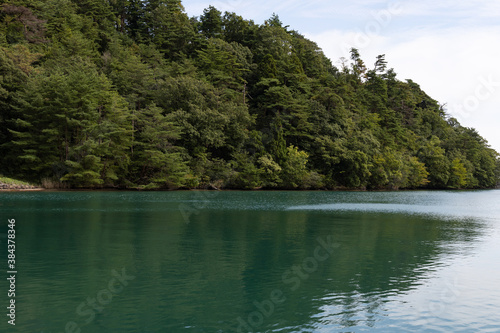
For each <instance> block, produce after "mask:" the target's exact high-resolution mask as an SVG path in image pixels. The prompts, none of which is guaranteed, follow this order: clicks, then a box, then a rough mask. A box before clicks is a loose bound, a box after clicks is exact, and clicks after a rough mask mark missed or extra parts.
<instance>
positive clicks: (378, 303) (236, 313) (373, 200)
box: [0, 190, 500, 333]
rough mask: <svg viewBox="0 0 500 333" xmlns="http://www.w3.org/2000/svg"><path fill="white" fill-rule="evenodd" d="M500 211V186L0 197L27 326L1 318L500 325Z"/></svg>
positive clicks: (68, 324) (400, 328)
mask: <svg viewBox="0 0 500 333" xmlns="http://www.w3.org/2000/svg"><path fill="white" fill-rule="evenodd" d="M499 203H500V191H498V190H491V191H464V192H430V191H415V192H238V191H235V192H196V191H191V192H36V193H34V192H33V193H28V192H20V193H12V192H10V193H0V214H1V218H2V221H1V222H2V224H1V227H2V230H1V232H2V238H0V240H1V246H2V250H1V253H2V258H5V261H6V259H7V252H6V242H5V240H6V238H5V233H6V220H7V219H8V218H15V219H16V232H17V233H16V236H17V237H16V242H17V244H16V245H17V248H16V250H17V252H16V255H17V258H16V259H17V266H18V267H17V270H18V276H17V279H18V280H17V291H18V292H17V295H16V304H17V318H16V326H15V328H13V327H10V326H9V325H7V323H6V321H7V320H6V319H5V317H6V316H5V314H2V317H4V319H3V320H2V323H1V324H0V331H2V332H4V331H6V329H8V331H9V332H45V333H48V332H58V333H59V332H78V330H80V331H81V332H97V333H98V332H237V331H240V332H249V331H252V332H415V331H420V332H424V331H426V332H472V331H474V332H500V314H499V311H498V309H500V261H499V259H498V258H499V256H500V245H499V240H500V204H499ZM4 281H5V280H4ZM120 281H122V282H120ZM2 285H3V286H4V287H3V289H4V290H5V291H6V290H7V289H8V285H7V283H6V282H4V283H3V284H2ZM1 293H2V294H5V292H1ZM2 299H4V298H2ZM3 303H4V305H5V306H6V304H7V303H6V302H5V301H3ZM4 308H5V307H4ZM4 312H5V313H6V311H4Z"/></svg>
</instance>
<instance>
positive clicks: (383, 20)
mask: <svg viewBox="0 0 500 333" xmlns="http://www.w3.org/2000/svg"><path fill="white" fill-rule="evenodd" d="M183 4H184V7H185V9H186V12H187V14H188V15H189V16H199V15H201V14H202V13H203V9H204V8H207V7H208V6H209V5H213V6H214V7H216V8H217V9H219V10H220V11H222V12H224V11H230V12H235V13H237V14H238V15H241V16H243V18H245V19H249V20H254V21H255V23H258V24H261V23H263V22H264V20H266V19H268V18H269V17H270V16H271V15H272V14H273V13H276V14H278V16H279V17H280V19H281V21H282V22H283V23H284V25H289V26H290V29H293V30H297V31H299V32H300V33H301V34H303V35H305V36H306V37H308V38H309V39H311V40H313V41H315V42H316V43H317V44H318V45H319V46H320V47H321V48H322V49H323V51H324V52H325V54H326V56H328V57H329V58H330V59H331V60H332V63H333V64H334V65H336V66H339V62H338V61H339V59H340V58H341V57H346V58H348V57H349V53H348V50H349V49H350V48H351V47H355V48H357V49H359V51H360V54H361V57H362V58H363V60H364V61H365V63H366V64H367V66H368V67H370V68H371V67H373V63H374V62H375V57H376V56H377V55H379V54H385V55H386V60H387V62H388V67H392V68H394V70H395V72H396V73H397V74H398V79H400V80H406V79H412V80H413V81H415V82H416V83H418V84H420V86H421V87H422V89H423V90H424V91H425V92H427V94H429V95H430V96H431V97H432V98H434V99H436V100H437V101H438V102H439V103H440V104H446V109H447V112H448V113H449V114H451V115H452V116H454V117H455V118H457V119H458V120H459V121H460V122H461V124H462V125H463V126H466V127H474V128H476V129H477V130H478V132H479V133H480V134H481V135H482V136H483V137H484V138H485V139H487V140H488V142H489V143H490V145H491V146H492V147H493V148H495V149H496V150H497V151H499V152H500V126H499V125H500V1H498V0H466V1H460V0H454V1H452V0H440V1H438V0H419V1H415V0H413V1H409V0H402V1H379V0H351V1H339V0H328V1H327V0H311V1H298V0H289V1H287V0H284V1H283V0H282V1H278V0H266V1H263V0H254V1H243V0H218V1H212V2H210V1H201V0H184V1H183Z"/></svg>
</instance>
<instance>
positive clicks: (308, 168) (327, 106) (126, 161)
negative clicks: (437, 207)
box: [0, 0, 500, 189]
mask: <svg viewBox="0 0 500 333" xmlns="http://www.w3.org/2000/svg"><path fill="white" fill-rule="evenodd" d="M373 62H374V65H370V64H365V63H363V61H362V60H361V57H360V54H359V52H358V50H356V49H352V50H351V58H350V59H347V60H345V61H344V62H343V65H342V66H341V67H340V68H337V67H335V66H333V65H332V63H331V61H330V60H329V59H328V58H326V57H325V55H324V54H323V52H322V51H321V50H320V49H319V47H318V46H317V45H316V44H315V43H314V42H312V41H310V40H308V39H306V38H305V37H304V36H302V35H301V34H300V33H299V32H297V31H294V30H290V28H288V27H287V26H284V25H283V24H282V22H280V20H279V18H278V16H276V15H273V16H272V17H271V18H270V19H269V20H267V21H266V22H264V23H263V24H257V23H254V22H253V21H249V20H245V19H244V18H242V17H241V16H239V15H237V14H235V13H228V12H226V13H221V12H219V11H218V10H217V9H215V8H213V7H209V8H208V9H206V10H205V12H204V14H203V15H202V16H201V17H199V18H189V17H188V16H187V14H186V13H185V11H184V8H183V6H182V4H181V2H180V1H174V0H156V1H138V0H79V1H76V0H74V1H70V0H12V1H9V0H7V1H4V4H3V5H2V6H1V11H0V84H1V86H0V110H1V111H0V112H1V114H0V156H2V159H1V160H0V173H2V174H4V175H6V176H10V177H14V178H19V179H23V180H26V181H32V182H35V183H44V182H45V183H51V184H59V185H60V186H61V187H68V186H69V187H74V188H79V187H95V188H101V187H120V188H165V189H167V188H169V189H170V188H207V187H215V188H237V189H254V188H282V189H347V188H348V189H400V188H440V189H444V188H447V189H458V188H489V187H494V186H495V185H496V184H497V182H498V180H499V169H500V167H499V166H500V162H499V159H498V153H497V152H495V151H494V150H493V149H491V148H489V146H488V144H487V142H486V140H485V139H484V138H482V137H481V136H480V135H479V134H478V133H477V132H476V131H475V130H474V129H471V128H465V127H462V126H461V125H460V124H459V123H458V122H457V120H456V119H454V118H452V117H449V115H447V114H446V113H445V110H444V109H443V107H442V106H441V105H440V104H439V103H438V102H437V101H435V100H433V99H432V98H431V97H430V96H428V95H427V94H426V93H425V92H424V91H422V90H421V89H420V87H419V85H418V84H417V83H415V82H412V81H411V80H408V81H406V82H403V81H400V80H398V79H397V76H396V72H395V71H394V70H393V69H391V68H389V67H388V65H387V63H386V61H385V59H384V55H380V56H379V57H377V58H376V59H373ZM436 79H439V78H436Z"/></svg>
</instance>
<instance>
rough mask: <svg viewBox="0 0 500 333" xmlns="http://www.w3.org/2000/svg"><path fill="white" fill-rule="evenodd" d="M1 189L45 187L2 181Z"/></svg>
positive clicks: (0, 183) (38, 188)
mask: <svg viewBox="0 0 500 333" xmlns="http://www.w3.org/2000/svg"><path fill="white" fill-rule="evenodd" d="M1 190H7V191H21V190H43V189H42V188H41V187H37V186H33V185H27V184H6V183H3V182H0V191H1Z"/></svg>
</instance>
